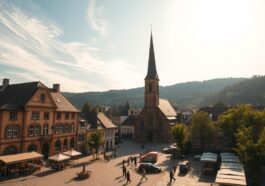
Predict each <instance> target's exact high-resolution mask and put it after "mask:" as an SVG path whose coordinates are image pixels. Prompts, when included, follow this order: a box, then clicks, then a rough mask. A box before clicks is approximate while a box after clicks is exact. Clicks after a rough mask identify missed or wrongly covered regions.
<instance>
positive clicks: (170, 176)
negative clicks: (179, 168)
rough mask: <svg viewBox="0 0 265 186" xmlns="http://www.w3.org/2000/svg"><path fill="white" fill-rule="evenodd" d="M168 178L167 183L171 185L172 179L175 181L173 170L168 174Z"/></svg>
mask: <svg viewBox="0 0 265 186" xmlns="http://www.w3.org/2000/svg"><path fill="white" fill-rule="evenodd" d="M169 178H170V181H169V183H171V182H172V179H174V181H175V180H176V178H174V173H173V170H171V171H170V172H169Z"/></svg>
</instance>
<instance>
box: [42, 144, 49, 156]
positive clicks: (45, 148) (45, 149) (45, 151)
mask: <svg viewBox="0 0 265 186" xmlns="http://www.w3.org/2000/svg"><path fill="white" fill-rule="evenodd" d="M41 153H42V155H43V156H44V159H48V157H49V144H48V143H44V144H43V145H42V149H41Z"/></svg>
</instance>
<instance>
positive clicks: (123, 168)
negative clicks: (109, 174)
mask: <svg viewBox="0 0 265 186" xmlns="http://www.w3.org/2000/svg"><path fill="white" fill-rule="evenodd" d="M126 172H127V169H126V167H125V166H124V165H123V166H122V175H123V176H124V177H125V178H126Z"/></svg>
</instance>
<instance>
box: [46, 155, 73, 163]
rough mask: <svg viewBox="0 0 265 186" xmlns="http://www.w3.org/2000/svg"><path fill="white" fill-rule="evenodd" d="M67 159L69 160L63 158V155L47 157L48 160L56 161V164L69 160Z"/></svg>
mask: <svg viewBox="0 0 265 186" xmlns="http://www.w3.org/2000/svg"><path fill="white" fill-rule="evenodd" d="M69 159H70V157H69V156H65V155H63V154H57V155H55V156H52V157H49V160H52V161H57V162H60V161H65V160H69Z"/></svg>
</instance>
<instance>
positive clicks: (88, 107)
mask: <svg viewBox="0 0 265 186" xmlns="http://www.w3.org/2000/svg"><path fill="white" fill-rule="evenodd" d="M92 109H93V107H92V105H91V104H89V103H88V102H85V103H84V105H83V107H82V112H91V111H92Z"/></svg>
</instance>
